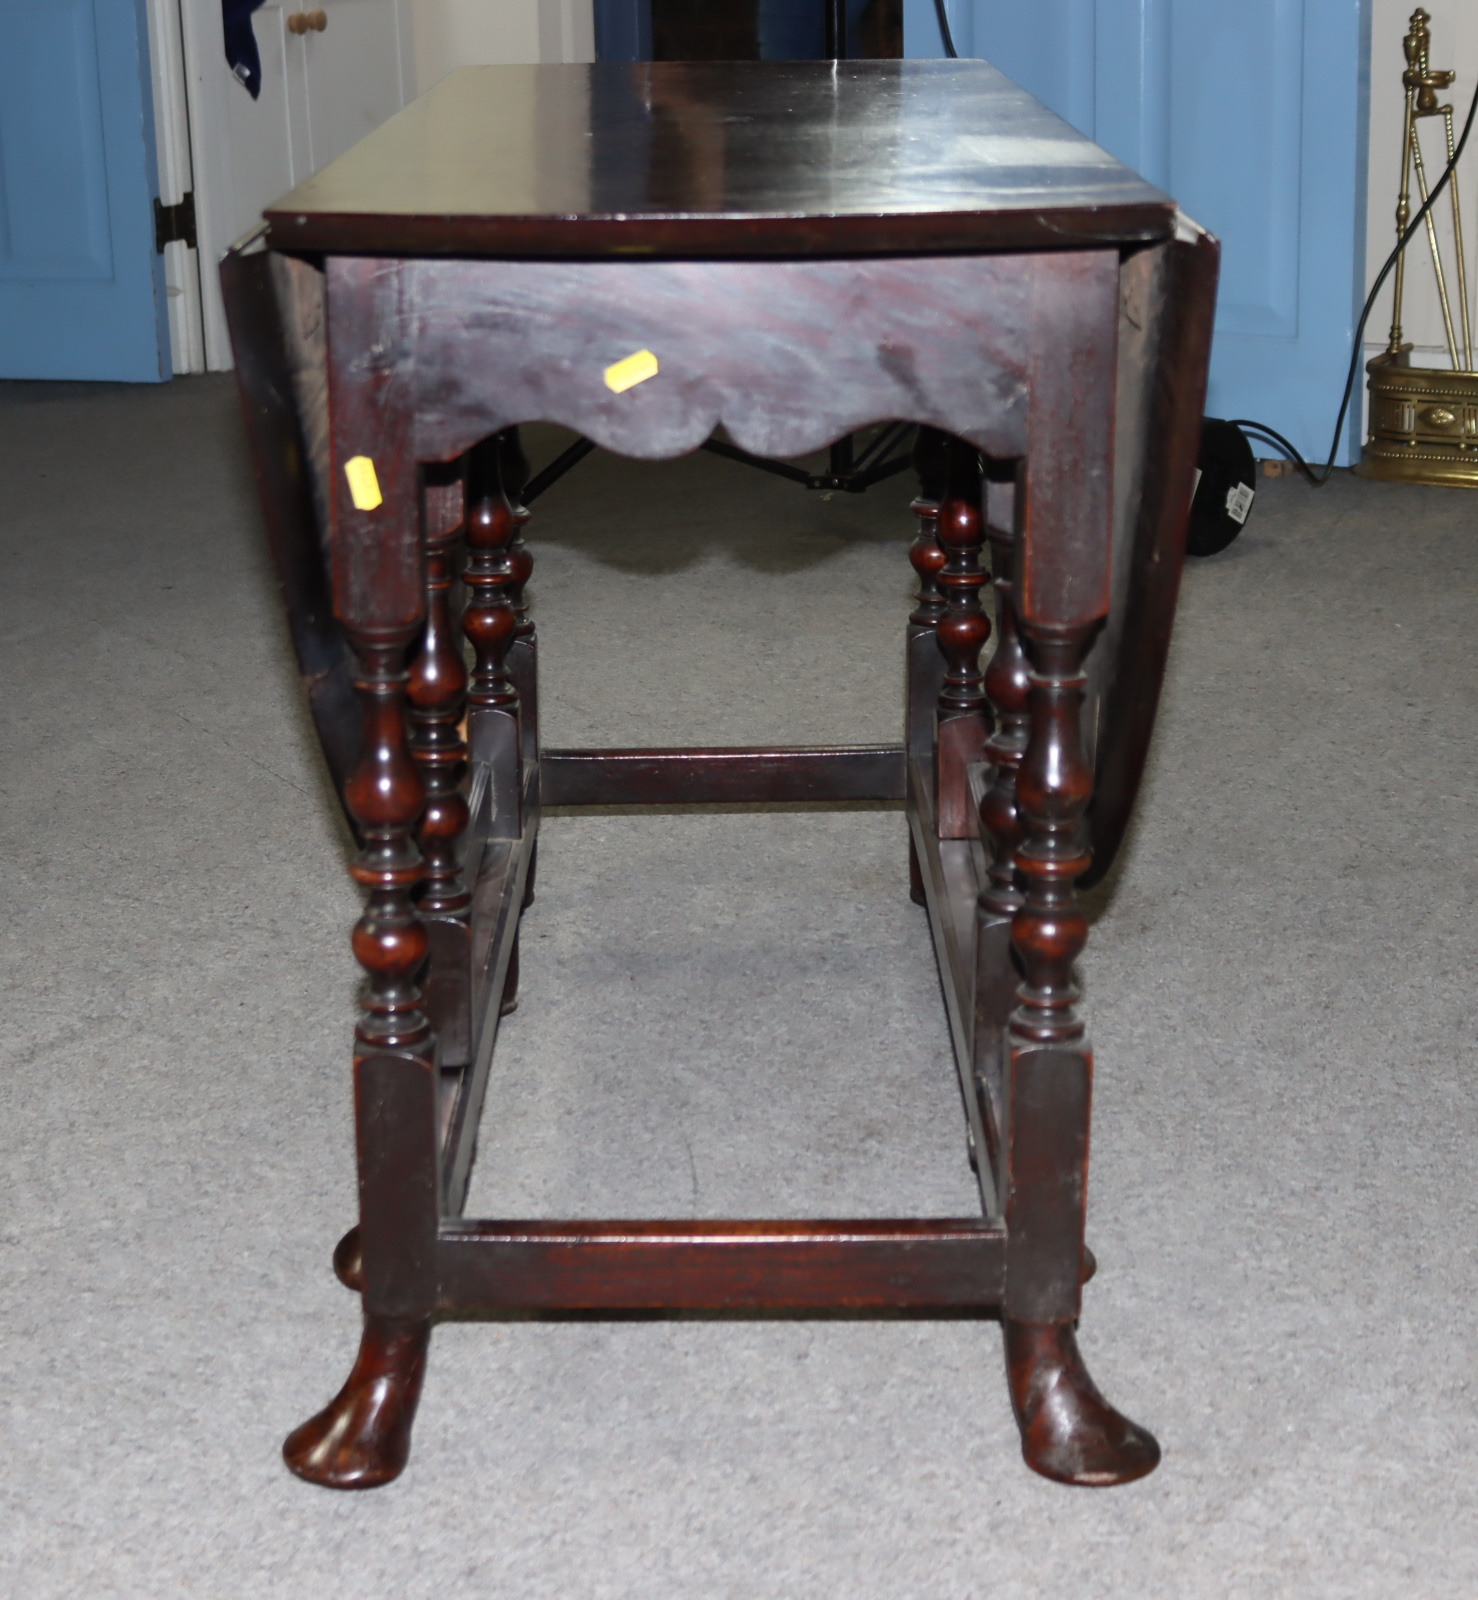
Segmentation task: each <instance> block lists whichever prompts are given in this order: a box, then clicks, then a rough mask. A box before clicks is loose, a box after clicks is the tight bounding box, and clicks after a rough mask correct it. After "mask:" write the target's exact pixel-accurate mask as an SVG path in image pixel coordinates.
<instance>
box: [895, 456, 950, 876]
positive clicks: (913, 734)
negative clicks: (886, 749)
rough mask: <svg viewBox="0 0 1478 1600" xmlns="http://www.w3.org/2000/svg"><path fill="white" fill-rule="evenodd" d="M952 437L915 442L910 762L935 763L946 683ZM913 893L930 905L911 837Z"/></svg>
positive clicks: (907, 736) (908, 726)
mask: <svg viewBox="0 0 1478 1600" xmlns="http://www.w3.org/2000/svg"><path fill="white" fill-rule="evenodd" d="M949 460H950V449H949V435H948V434H944V433H941V432H940V431H939V430H938V429H937V428H925V427H921V428H920V429H919V431H918V435H917V437H916V438H915V440H914V447H913V468H914V471H915V472H916V473H917V474H918V479H919V492H918V495H917V497H916V498H915V500H914V502H913V505H912V506H911V507H910V509H911V510H912V511H913V514H914V515H915V516H916V517H917V518H918V523H919V531H918V533H917V535H916V536H915V538H914V541H913V544H912V545H911V546H910V547H909V551H908V559H909V561H910V563H911V564H912V566H913V569H914V572H915V573H916V574H917V575H918V580H919V588H918V593H917V594H916V595H915V596H914V600H915V604H914V608H913V611H912V612H911V613H910V614H909V618H908V642H907V657H906V660H907V671H908V693H907V710H906V712H905V727H904V744H905V746H906V747H907V750H908V754H909V757H910V759H911V760H916V761H927V762H930V763H931V764H932V762H933V759H934V713H935V708H936V706H937V705H938V703H939V690H940V688H941V687H942V685H943V683H944V657H943V656H942V655H941V654H940V653H939V640H938V636H937V633H936V630H937V628H938V626H939V619H940V617H942V616H943V615H944V590H943V589H941V588H940V587H939V574H940V572H941V570H942V569H943V567H944V561H945V555H944V546H943V545H942V544H940V542H939V506H940V502H941V501H942V500H943V499H944V493H945V489H946V488H947V487H948V484H949ZM908 892H909V898H910V899H911V900H912V901H913V903H914V904H915V905H916V906H921V905H923V904H924V903H925V898H924V878H923V874H922V872H921V871H920V870H919V858H918V853H917V851H916V850H915V849H914V843H913V838H912V835H910V837H909V841H908Z"/></svg>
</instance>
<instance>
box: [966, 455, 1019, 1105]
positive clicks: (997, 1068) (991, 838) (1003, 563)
mask: <svg viewBox="0 0 1478 1600" xmlns="http://www.w3.org/2000/svg"><path fill="white" fill-rule="evenodd" d="M993 471H994V473H995V476H993V477H992V478H991V481H989V482H988V484H987V486H986V538H987V540H988V541H989V543H990V552H991V576H992V579H993V588H994V592H995V599H996V648H995V650H994V652H993V653H992V655H991V658H990V662H989V663H988V665H987V666H986V670H985V692H986V696H987V698H988V699H989V700H990V704H991V710H992V712H993V713H994V721H995V731H994V732H993V733H992V734H991V736H990V738H989V739H987V740H986V743H985V758H986V760H987V761H988V762H989V763H990V784H989V787H988V788H987V789H986V792H985V793H984V795H982V796H981V801H980V829H981V835H982V841H983V843H984V844H985V847H986V852H987V855H988V857H989V862H990V864H989V867H988V869H987V875H986V881H985V883H984V884H983V885H982V887H981V890H980V896H979V899H978V901H977V903H976V908H975V1073H976V1076H977V1077H978V1078H980V1079H982V1080H986V1081H988V1082H989V1083H990V1084H991V1086H992V1088H993V1090H994V1091H995V1093H996V1095H997V1096H999V1092H1000V1088H1001V1083H1002V1065H1003V1051H1004V1048H1005V1041H1006V1023H1007V1020H1008V1018H1009V1017H1010V1015H1011V1008H1012V1005H1013V1004H1014V1002H1015V999H1016V968H1015V965H1014V964H1013V962H1012V959H1011V923H1012V919H1013V918H1014V917H1015V915H1016V913H1017V912H1018V911H1019V910H1020V909H1021V891H1020V889H1019V888H1018V887H1017V882H1016V849H1017V846H1018V845H1019V844H1020V843H1021V819H1020V817H1019V816H1018V815H1017V810H1016V773H1017V769H1018V768H1019V767H1020V766H1021V760H1022V757H1023V756H1024V755H1025V754H1026V745H1027V733H1028V729H1029V727H1030V723H1031V718H1030V716H1029V714H1028V695H1029V691H1030V682H1029V676H1028V674H1029V668H1028V664H1027V659H1026V652H1025V650H1024V649H1023V648H1022V644H1021V634H1020V631H1019V630H1018V628H1017V626H1016V601H1015V598H1014V596H1013V594H1012V584H1013V581H1014V570H1015V557H1014V545H1015V522H1016V483H1015V463H1010V464H994V465H993ZM1005 474H1009V476H1006V475H1005Z"/></svg>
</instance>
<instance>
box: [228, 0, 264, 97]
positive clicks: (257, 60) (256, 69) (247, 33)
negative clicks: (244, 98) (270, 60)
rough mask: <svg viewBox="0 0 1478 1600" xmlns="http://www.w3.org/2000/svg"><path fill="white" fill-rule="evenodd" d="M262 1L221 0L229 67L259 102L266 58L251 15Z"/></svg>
mask: <svg viewBox="0 0 1478 1600" xmlns="http://www.w3.org/2000/svg"><path fill="white" fill-rule="evenodd" d="M261 4H262V0H221V23H222V26H223V28H224V30H225V35H226V64H227V65H228V66H229V67H230V68H231V71H232V72H233V73H235V74H236V76H237V77H238V78H239V79H240V80H241V82H242V83H243V84H244V85H245V86H246V89H247V91H248V93H249V94H250V95H251V97H252V99H253V100H255V99H256V98H257V96H258V95H259V94H261V92H262V58H261V56H260V55H259V54H258V52H257V36H256V34H254V33H253V32H252V27H251V14H252V12H253V11H255V10H256V9H257V7H258V6H259V5H261Z"/></svg>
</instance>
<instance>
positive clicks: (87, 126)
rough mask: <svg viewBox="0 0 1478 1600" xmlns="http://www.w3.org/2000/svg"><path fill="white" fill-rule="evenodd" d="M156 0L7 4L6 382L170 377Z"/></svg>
mask: <svg viewBox="0 0 1478 1600" xmlns="http://www.w3.org/2000/svg"><path fill="white" fill-rule="evenodd" d="M158 192H159V190H158V168H157V166H156V164H155V158H154V120H153V109H152V99H151V91H150V83H149V56H148V33H147V29H146V22H145V16H144V9H143V0H0V377H6V378H100V379H120V380H125V381H148V382H156V383H157V382H158V381H159V380H160V379H161V378H167V377H168V376H169V375H170V374H169V331H168V318H167V314H166V306H165V298H164V269H163V261H162V259H161V258H160V257H159V255H158V254H157V252H156V251H155V248H154V212H153V201H154V197H155V196H156V195H157V194H158Z"/></svg>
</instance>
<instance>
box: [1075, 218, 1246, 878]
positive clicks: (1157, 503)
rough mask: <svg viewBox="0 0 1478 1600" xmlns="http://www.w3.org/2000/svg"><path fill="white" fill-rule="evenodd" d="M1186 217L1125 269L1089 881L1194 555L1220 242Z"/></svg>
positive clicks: (1105, 862) (1092, 679)
mask: <svg viewBox="0 0 1478 1600" xmlns="http://www.w3.org/2000/svg"><path fill="white" fill-rule="evenodd" d="M1183 229H1184V231H1185V233H1186V235H1187V237H1186V238H1185V239H1177V240H1176V241H1175V242H1174V243H1171V244H1167V245H1162V246H1157V247H1156V248H1154V249H1152V250H1144V251H1140V252H1137V253H1136V254H1135V255H1133V256H1131V257H1130V258H1129V259H1128V260H1127V261H1126V262H1125V263H1124V266H1123V269H1122V271H1121V274H1120V280H1121V294H1122V299H1123V308H1124V310H1123V316H1122V317H1121V320H1120V340H1119V342H1120V352H1119V379H1118V397H1117V405H1116V408H1115V409H1116V415H1117V418H1118V426H1117V429H1116V440H1115V455H1116V458H1117V459H1116V465H1115V478H1116V480H1117V481H1116V488H1115V499H1116V507H1115V532H1114V564H1113V575H1112V580H1111V583H1112V595H1111V601H1110V606H1109V614H1108V618H1107V620H1106V623H1105V626H1104V628H1103V630H1102V633H1101V634H1100V636H1099V638H1098V640H1097V641H1096V643H1095V645H1094V648H1093V650H1092V652H1091V654H1090V655H1089V658H1088V673H1089V696H1090V704H1091V705H1092V707H1093V708H1094V715H1093V726H1094V728H1095V731H1096V740H1095V745H1094V749H1093V765H1094V793H1093V800H1092V802H1091V804H1090V806H1089V810H1088V834H1089V839H1090V843H1091V847H1092V851H1093V860H1092V862H1091V864H1090V865H1089V867H1088V870H1087V871H1086V872H1085V873H1084V874H1083V876H1082V878H1081V879H1080V880H1079V882H1080V884H1081V885H1082V886H1083V887H1084V888H1088V887H1091V886H1092V885H1093V884H1095V883H1097V882H1098V881H1099V880H1100V879H1101V878H1102V877H1103V876H1104V874H1105V873H1106V872H1107V871H1108V870H1109V868H1110V867H1111V866H1112V865H1113V862H1114V858H1115V856H1116V855H1117V854H1118V850H1119V844H1120V841H1121V840H1122V839H1123V837H1124V830H1125V829H1126V828H1127V827H1128V824H1129V817H1130V813H1131V812H1132V810H1133V808H1134V799H1135V796H1136V795H1137V794H1138V792H1139V782H1140V777H1141V775H1142V774H1143V772H1144V764H1145V759H1146V757H1147V756H1148V754H1149V747H1150V735H1151V733H1152V732H1153V730H1154V725H1155V710H1156V707H1157V706H1158V705H1159V700H1160V685H1161V683H1162V682H1163V680H1164V676H1165V661H1166V658H1167V656H1168V655H1169V651H1170V633H1171V628H1172V625H1173V623H1174V620H1175V602H1176V597H1177V595H1178V593H1179V591H1180V574H1181V567H1182V565H1183V564H1184V560H1185V525H1186V518H1187V516H1188V514H1189V511H1190V504H1191V488H1192V485H1193V483H1194V480H1195V472H1196V455H1197V452H1198V450H1199V448H1200V439H1201V411H1202V406H1203V403H1204V401H1205V395H1206V370H1207V363H1208V361H1209V359H1210V354H1211V332H1212V324H1213V322H1214V320H1215V314H1216V284H1217V271H1218V260H1219V253H1218V248H1217V244H1216V241H1215V240H1214V239H1213V238H1211V236H1210V235H1209V234H1205V233H1202V232H1200V230H1199V229H1197V228H1195V227H1194V226H1193V225H1190V224H1185V223H1183Z"/></svg>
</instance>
